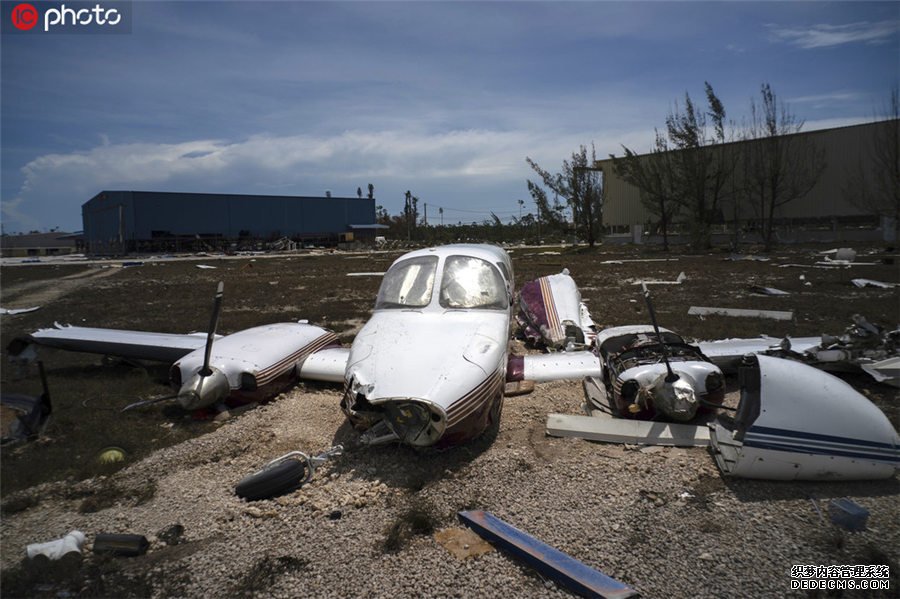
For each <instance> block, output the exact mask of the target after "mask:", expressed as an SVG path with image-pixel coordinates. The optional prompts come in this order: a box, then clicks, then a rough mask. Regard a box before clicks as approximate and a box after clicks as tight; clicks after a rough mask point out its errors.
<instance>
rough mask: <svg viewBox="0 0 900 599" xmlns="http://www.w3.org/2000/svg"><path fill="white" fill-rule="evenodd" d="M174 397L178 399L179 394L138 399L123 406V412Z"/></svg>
mask: <svg viewBox="0 0 900 599" xmlns="http://www.w3.org/2000/svg"><path fill="white" fill-rule="evenodd" d="M172 399H178V395H165V396H163V397H154V398H153V399H145V400H143V401H136V402H134V403H130V404H128V405H127V406H125V407H124V408H122V411H123V412H127V411H128V410H133V409H135V408H140V407H142V406H149V405H152V404H155V403H160V402H163V401H170V400H172Z"/></svg>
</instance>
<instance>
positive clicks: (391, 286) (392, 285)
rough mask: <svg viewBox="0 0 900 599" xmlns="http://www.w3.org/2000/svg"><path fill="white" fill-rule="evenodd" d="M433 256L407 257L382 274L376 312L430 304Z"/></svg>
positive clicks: (435, 257)
mask: <svg viewBox="0 0 900 599" xmlns="http://www.w3.org/2000/svg"><path fill="white" fill-rule="evenodd" d="M437 263H438V258H437V256H421V257H419V258H410V259H409V260H404V261H403V262H400V263H398V264H395V265H394V266H392V267H391V268H390V270H388V271H387V274H385V275H384V280H382V281H381V288H380V289H379V290H378V299H377V300H375V309H376V310H385V309H391V308H394V309H396V308H401V309H402V308H424V307H425V306H427V305H428V304H429V303H431V294H432V292H433V291H434V275H435V271H437Z"/></svg>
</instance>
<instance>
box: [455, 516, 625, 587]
mask: <svg viewBox="0 0 900 599" xmlns="http://www.w3.org/2000/svg"><path fill="white" fill-rule="evenodd" d="M458 516H459V519H460V521H461V522H462V523H463V524H465V525H466V526H468V527H469V528H471V529H472V530H474V531H475V532H476V533H478V535H479V536H481V537H482V538H484V539H485V540H487V541H489V542H491V543H492V544H494V545H496V546H497V547H499V548H500V549H503V550H505V551H507V552H509V553H511V554H512V555H513V557H515V558H516V559H519V560H521V561H523V562H525V563H526V564H528V565H529V566H531V567H532V568H534V569H535V570H537V571H538V572H539V573H541V574H542V575H544V576H547V577H548V578H550V579H552V580H554V581H556V582H558V583H559V584H561V585H563V586H565V587H566V588H568V589H570V590H572V591H574V592H576V593H578V594H579V595H583V596H585V597H604V598H606V599H624V598H626V597H637V596H638V593H637V591H635V590H634V589H632V588H631V587H628V586H626V585H625V584H623V583H621V582H619V581H618V580H615V579H614V578H610V577H609V576H607V575H605V574H603V573H602V572H598V571H597V570H594V569H593V568H591V567H589V566H587V565H585V564H583V563H581V562H580V561H578V560H577V559H575V558H573V557H572V556H570V555H567V554H565V553H563V552H562V551H560V550H558V549H555V548H553V547H551V546H550V545H547V544H546V543H543V542H541V541H539V540H537V539H536V538H534V537H532V536H531V535H529V534H527V533H525V532H522V531H521V530H519V529H518V528H516V527H514V526H510V525H509V524H507V523H506V522H504V521H503V520H500V519H499V518H497V517H496V516H494V515H493V514H491V513H489V512H484V511H481V510H473V511H465V512H459V513H458Z"/></svg>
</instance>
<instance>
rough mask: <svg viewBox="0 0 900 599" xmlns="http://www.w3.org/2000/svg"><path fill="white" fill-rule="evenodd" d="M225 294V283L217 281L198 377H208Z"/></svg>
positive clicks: (210, 371)
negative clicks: (204, 351) (204, 350)
mask: <svg viewBox="0 0 900 599" xmlns="http://www.w3.org/2000/svg"><path fill="white" fill-rule="evenodd" d="M224 294H225V283H223V282H222V281H219V286H218V287H217V288H216V297H215V299H213V311H212V317H211V318H210V319H209V330H208V332H207V334H206V354H205V355H204V356H203V368H201V369H200V373H199V374H200V376H209V375H211V374H212V369H210V367H209V359H210V356H211V355H212V345H213V339H214V338H215V336H216V326H217V325H218V324H219V311H220V310H221V309H222V296H223V295H224Z"/></svg>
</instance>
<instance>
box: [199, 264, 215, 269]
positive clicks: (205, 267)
mask: <svg viewBox="0 0 900 599" xmlns="http://www.w3.org/2000/svg"><path fill="white" fill-rule="evenodd" d="M196 268H200V269H202V270H215V269H216V268H217V267H215V266H210V265H208V264H197V266H196Z"/></svg>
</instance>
